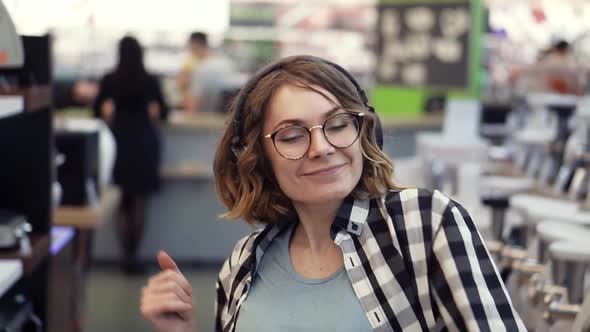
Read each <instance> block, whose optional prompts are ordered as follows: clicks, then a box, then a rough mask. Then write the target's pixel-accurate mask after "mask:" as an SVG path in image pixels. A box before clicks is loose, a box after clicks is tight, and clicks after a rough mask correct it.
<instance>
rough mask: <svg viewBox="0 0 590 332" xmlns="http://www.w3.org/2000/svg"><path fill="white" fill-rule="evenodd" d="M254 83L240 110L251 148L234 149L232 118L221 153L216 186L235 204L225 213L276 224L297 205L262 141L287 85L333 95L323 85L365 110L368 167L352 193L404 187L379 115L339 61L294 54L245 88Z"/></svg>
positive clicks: (227, 202)
mask: <svg viewBox="0 0 590 332" xmlns="http://www.w3.org/2000/svg"><path fill="white" fill-rule="evenodd" d="M271 66H272V67H273V68H277V69H275V70H272V71H270V72H269V73H268V74H266V75H264V76H263V77H262V78H260V79H258V77H259V76H260V75H259V74H260V73H263V72H265V71H268V68H270V67H271ZM277 66H278V67H277ZM255 80H258V82H255ZM253 84H255V85H254V87H253V89H252V90H251V91H250V92H249V93H248V95H247V97H246V100H245V103H244V105H243V107H242V109H241V110H240V115H241V126H242V128H243V130H242V132H243V133H244V134H243V137H242V138H241V139H242V141H243V143H244V144H245V145H246V146H247V149H245V150H244V151H243V152H242V153H241V154H240V155H239V157H236V156H235V155H234V153H233V152H232V149H231V148H232V139H233V138H234V137H235V136H236V128H235V126H234V124H233V123H232V122H230V123H228V125H227V127H226V129H225V132H224V133H223V136H222V138H221V141H220V142H219V144H218V146H217V151H216V153H215V162H214V166H213V168H214V175H215V189H216V191H217V194H218V196H219V197H220V199H221V200H222V202H223V203H224V204H225V205H226V206H227V208H228V209H229V211H228V212H227V213H225V214H223V215H222V217H224V218H228V219H239V218H242V219H244V220H245V221H246V222H248V223H250V224H252V223H255V222H260V223H263V224H272V223H278V222H280V221H281V220H282V219H284V217H285V216H287V215H289V213H290V211H292V210H293V205H292V202H291V200H290V199H289V198H288V197H287V196H286V195H285V194H284V193H283V191H282V190H281V189H280V187H279V185H278V182H277V180H276V178H275V176H274V173H273V170H272V167H271V165H270V161H269V159H268V157H267V156H266V154H265V152H264V149H263V144H262V135H263V134H262V128H263V124H264V115H265V112H266V110H267V108H268V106H269V104H270V101H271V99H272V98H273V96H274V95H275V93H276V92H277V91H278V90H279V88H280V87H282V86H284V85H293V86H297V87H302V88H306V89H310V90H313V91H315V92H317V93H320V94H322V95H323V96H324V97H326V98H327V96H326V95H325V93H323V92H322V91H320V90H319V89H317V87H320V88H322V89H323V90H325V91H328V92H330V93H331V94H332V95H334V96H335V97H336V99H337V101H338V103H340V105H339V106H341V107H342V108H343V109H345V110H351V111H352V110H354V111H364V112H365V117H364V118H363V121H362V125H361V135H360V138H359V139H360V144H361V151H362V154H363V171H362V174H361V178H360V180H359V183H358V184H357V185H356V187H355V189H354V190H353V191H352V193H351V194H352V196H353V197H355V198H370V197H377V196H380V195H382V194H383V193H385V192H387V191H389V190H397V189H400V188H399V187H398V186H397V185H396V184H395V183H394V181H393V163H392V161H391V160H390V159H389V158H388V157H387V155H386V154H385V153H383V151H381V149H380V148H379V147H378V145H377V143H376V139H375V127H376V120H377V119H376V115H375V114H374V113H372V112H368V110H367V108H366V106H365V105H363V102H362V100H361V96H360V95H359V93H358V91H357V89H356V88H355V86H354V85H353V84H352V82H351V81H350V80H349V79H348V78H347V77H346V76H345V75H344V74H343V73H342V72H340V71H339V70H338V69H336V68H335V67H334V66H332V65H330V64H329V63H327V62H325V61H323V60H321V59H319V58H313V57H307V56H292V57H288V58H283V59H281V60H279V61H278V62H276V63H271V64H269V65H267V66H266V67H264V68H262V69H261V70H260V71H259V72H258V73H257V74H255V75H254V76H253V78H252V79H251V82H248V83H246V85H245V87H248V86H251V85H253ZM243 90H244V89H242V91H240V93H239V94H238V96H237V97H236V98H235V99H234V100H233V102H232V103H231V105H230V112H231V116H232V119H233V118H234V117H235V113H236V109H237V108H238V105H237V102H238V100H239V99H240V96H241V95H242V94H244V93H246V92H244V91H243ZM327 99H328V100H330V98H327Z"/></svg>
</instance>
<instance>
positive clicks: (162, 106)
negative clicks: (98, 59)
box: [94, 36, 168, 273]
mask: <svg viewBox="0 0 590 332" xmlns="http://www.w3.org/2000/svg"><path fill="white" fill-rule="evenodd" d="M118 48H119V50H118V51H119V54H118V64H117V66H116V68H115V70H114V71H112V72H110V73H108V74H106V75H105V76H104V77H103V78H102V80H101V81H100V87H99V91H98V95H97V97H96V99H95V101H94V116H95V117H98V118H102V119H103V120H104V121H105V122H106V123H107V124H109V126H110V128H111V130H112V131H113V134H114V136H115V141H116V143H117V155H116V160H115V166H114V170H113V180H114V183H115V184H116V185H118V186H119V187H120V188H121V190H122V200H121V205H120V208H119V210H118V214H117V218H116V219H117V220H116V223H117V232H118V235H119V239H120V242H121V246H122V249H123V254H124V265H123V267H124V270H125V271H126V272H128V273H140V272H142V268H141V266H140V265H139V264H138V262H137V260H136V253H137V250H138V247H139V245H140V242H141V239H142V237H143V233H144V228H145V223H146V220H145V219H146V212H147V204H148V198H149V196H150V194H152V193H154V192H155V191H156V190H157V189H158V188H159V185H160V176H159V174H160V154H161V152H160V137H159V133H158V123H159V122H160V121H162V120H165V119H166V117H167V114H168V107H167V105H166V103H165V102H164V98H163V96H162V91H161V88H160V84H159V81H158V79H157V78H156V77H155V76H153V75H151V74H150V73H148V72H147V71H146V69H145V66H144V63H143V50H142V47H141V45H140V44H139V42H138V41H137V39H135V38H134V37H130V36H126V37H124V38H122V39H121V40H120V42H119V47H118Z"/></svg>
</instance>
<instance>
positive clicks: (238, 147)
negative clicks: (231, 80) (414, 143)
mask: <svg viewBox="0 0 590 332" xmlns="http://www.w3.org/2000/svg"><path fill="white" fill-rule="evenodd" d="M297 60H309V61H315V62H321V63H323V64H326V65H329V66H331V67H333V68H334V69H336V70H338V71H339V72H340V73H342V74H343V75H344V76H346V78H348V80H349V81H350V82H351V83H352V85H354V87H355V89H356V91H357V92H358V94H359V96H360V97H361V102H362V103H363V105H364V106H365V107H366V108H367V109H368V110H369V112H371V113H374V114H375V115H376V113H375V109H374V108H373V106H371V105H370V104H369V99H368V98H367V95H366V94H365V91H364V90H363V89H362V88H361V86H360V85H359V83H358V82H357V81H356V80H355V79H354V77H353V76H352V75H351V74H350V73H349V72H348V71H346V69H344V68H342V67H341V66H340V65H337V64H335V63H333V62H330V61H328V60H325V59H322V58H319V57H315V56H311V55H295V56H290V57H287V58H283V59H281V60H280V61H278V62H276V63H272V64H269V65H267V66H266V67H263V68H262V69H261V70H260V71H258V73H256V74H255V75H254V76H253V77H252V78H250V80H249V81H248V82H247V83H246V85H244V87H243V88H242V89H241V90H240V92H239V93H238V95H237V96H236V98H237V100H236V103H235V105H236V107H235V111H234V117H233V120H232V123H233V125H234V129H235V133H236V134H235V136H234V137H233V138H232V146H231V149H232V151H233V152H234V154H235V155H236V157H237V156H239V154H240V152H241V151H243V150H244V149H245V148H246V146H245V145H244V144H243V142H242V137H243V136H244V135H243V131H244V128H243V125H242V113H243V112H244V106H245V104H246V100H247V99H248V96H249V95H250V93H251V92H252V91H253V90H254V88H255V87H256V85H258V82H260V80H261V79H263V78H264V77H265V76H266V75H268V74H270V73H272V72H273V71H275V70H278V69H281V68H282V67H284V66H285V65H287V64H290V63H292V62H294V61H297ZM375 119H376V120H375V140H376V143H377V145H378V146H379V149H381V150H383V127H382V126H381V121H380V120H379V117H378V116H375Z"/></svg>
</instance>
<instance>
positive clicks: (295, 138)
mask: <svg viewBox="0 0 590 332" xmlns="http://www.w3.org/2000/svg"><path fill="white" fill-rule="evenodd" d="M309 139H310V137H309V131H307V129H305V128H303V127H299V126H291V127H286V128H283V129H281V130H279V131H277V133H276V135H275V139H274V144H275V148H276V149H277V152H278V153H279V154H280V155H281V156H283V157H285V158H287V159H299V158H301V157H302V156H303V155H304V154H305V152H306V151H307V148H308V147H309Z"/></svg>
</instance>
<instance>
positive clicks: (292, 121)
mask: <svg viewBox="0 0 590 332" xmlns="http://www.w3.org/2000/svg"><path fill="white" fill-rule="evenodd" d="M340 110H344V108H342V106H334V107H332V108H331V109H329V110H328V111H327V112H325V113H324V115H323V117H324V119H326V118H328V117H330V116H331V115H333V114H334V113H336V112H338V111H340ZM286 124H297V125H303V124H305V121H303V120H301V119H285V120H282V121H281V122H279V123H277V124H276V125H275V126H274V127H273V129H272V131H273V132H274V131H276V130H278V128H279V127H281V126H282V125H286Z"/></svg>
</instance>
